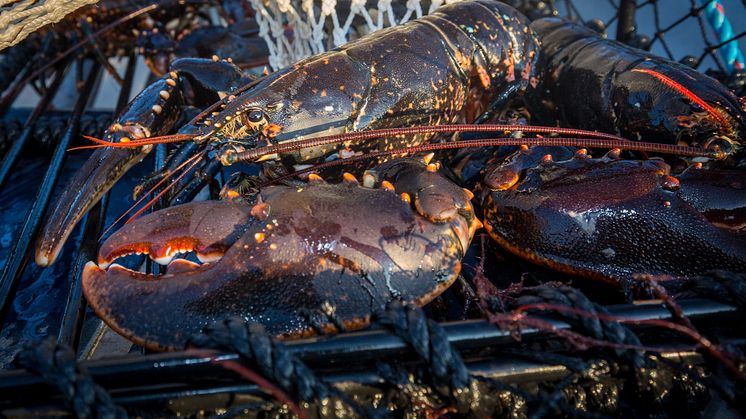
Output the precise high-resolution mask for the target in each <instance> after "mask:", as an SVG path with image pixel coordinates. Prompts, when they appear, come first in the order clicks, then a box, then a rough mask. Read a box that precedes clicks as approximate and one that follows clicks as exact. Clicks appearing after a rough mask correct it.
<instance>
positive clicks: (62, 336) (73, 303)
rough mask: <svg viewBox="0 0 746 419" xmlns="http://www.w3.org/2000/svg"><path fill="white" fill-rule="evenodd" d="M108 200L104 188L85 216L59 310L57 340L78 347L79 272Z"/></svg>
mask: <svg viewBox="0 0 746 419" xmlns="http://www.w3.org/2000/svg"><path fill="white" fill-rule="evenodd" d="M135 63H136V60H135V57H134V56H130V57H129V61H128V62H127V69H126V71H125V74H124V82H123V84H122V87H121V89H120V90H119V97H118V99H117V107H116V109H115V115H118V114H119V112H120V111H121V110H122V108H124V106H126V105H127V102H128V101H129V96H130V92H131V91H132V81H133V80H134V76H135V68H136V66H135ZM108 201H109V193H108V192H107V193H105V194H104V196H103V197H102V198H101V200H100V201H99V202H98V203H97V204H96V205H95V206H94V207H93V208H92V209H91V211H90V212H89V213H88V215H87V216H86V219H85V221H84V223H83V242H82V243H81V246H80V249H79V251H78V254H77V256H76V258H75V264H74V265H73V270H72V272H71V273H70V288H69V291H68V293H67V300H66V301H65V309H64V311H63V314H62V322H61V323H60V329H59V332H58V334H57V339H58V341H59V342H62V343H64V344H66V345H69V346H71V347H72V348H73V349H75V350H77V347H78V344H79V342H80V324H81V322H82V320H83V311H84V309H85V302H84V301H83V283H82V279H81V277H80V276H81V274H82V273H83V266H84V265H85V264H86V263H87V262H88V261H89V260H95V256H96V249H97V247H98V238H99V236H100V235H101V230H103V227H104V223H105V221H106V208H107V205H108Z"/></svg>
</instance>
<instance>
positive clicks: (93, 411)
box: [15, 337, 127, 419]
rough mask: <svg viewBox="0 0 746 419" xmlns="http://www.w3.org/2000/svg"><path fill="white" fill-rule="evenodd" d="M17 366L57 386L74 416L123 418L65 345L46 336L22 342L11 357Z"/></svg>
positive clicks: (120, 410)
mask: <svg viewBox="0 0 746 419" xmlns="http://www.w3.org/2000/svg"><path fill="white" fill-rule="evenodd" d="M15 363H16V365H17V366H19V367H21V368H25V369H26V370H28V371H29V372H31V373H34V374H37V375H39V376H41V377H42V378H44V380H45V381H46V382H47V383H48V384H49V385H51V386H53V387H55V388H56V389H57V390H59V392H60V394H61V395H62V398H63V400H64V402H65V406H66V407H67V408H68V409H70V411H71V412H72V413H74V414H75V416H76V417H78V418H81V419H83V418H102V419H104V418H105V419H114V418H126V417H127V412H126V411H125V410H124V409H123V408H121V407H119V406H117V405H115V404H114V402H113V401H112V399H111V396H109V394H108V393H107V392H106V390H104V389H103V388H102V387H101V386H99V385H97V384H96V383H95V382H94V381H93V379H92V378H91V375H90V374H89V373H88V371H87V370H86V369H85V368H83V367H82V366H80V365H78V364H77V362H76V360H75V354H74V353H73V351H72V350H71V349H70V348H69V347H68V346H66V345H62V344H59V343H57V342H56V340H55V339H54V338H51V337H49V338H47V339H44V340H42V341H41V342H34V343H29V344H27V345H25V346H24V348H23V349H22V350H21V352H19V353H18V355H17V356H16V359H15Z"/></svg>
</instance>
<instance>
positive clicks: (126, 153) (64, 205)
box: [35, 146, 152, 266]
mask: <svg viewBox="0 0 746 419" xmlns="http://www.w3.org/2000/svg"><path fill="white" fill-rule="evenodd" d="M151 148H152V146H143V147H139V148H99V149H97V150H95V151H94V152H93V154H92V155H91V157H90V158H89V159H88V160H87V161H86V162H85V164H84V165H83V166H82V167H81V168H80V170H78V172H76V173H75V175H74V176H73V178H72V180H71V181H70V184H69V186H68V187H67V188H66V189H65V190H64V191H63V192H62V195H60V197H59V198H57V201H56V203H55V205H53V206H52V208H57V210H56V211H53V212H52V213H51V214H50V215H49V219H48V220H47V221H46V223H45V224H44V227H43V230H42V231H41V233H40V236H39V240H37V242H36V253H35V260H36V264H37V265H39V266H49V265H51V264H52V263H53V262H54V261H55V259H57V255H58V254H59V252H60V250H61V249H62V245H63V244H65V241H67V238H68V237H69V236H70V234H71V233H72V231H73V229H74V228H75V226H76V225H77V224H78V222H79V221H80V220H81V219H82V218H83V216H84V215H85V214H86V213H87V212H88V211H89V210H90V209H91V208H92V207H93V206H94V205H95V204H96V203H97V202H98V201H99V200H100V199H101V197H103V195H104V194H105V193H106V192H107V191H108V190H109V189H110V188H111V186H112V185H114V184H115V183H116V182H117V180H119V178H120V177H121V176H122V175H124V173H126V172H127V171H128V170H129V169H130V168H131V167H132V166H134V165H135V164H137V163H139V162H140V161H141V160H142V159H143V158H144V157H145V156H146V155H147V154H148V153H149V152H150V149H151Z"/></svg>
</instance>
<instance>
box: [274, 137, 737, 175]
mask: <svg viewBox="0 0 746 419" xmlns="http://www.w3.org/2000/svg"><path fill="white" fill-rule="evenodd" d="M625 141H626V143H624V144H619V142H618V141H616V140H605V139H598V138H560V137H549V138H488V139H483V140H464V141H451V142H448V143H433V144H423V145H419V146H415V147H407V148H400V149H396V150H385V151H374V152H370V153H366V154H362V155H359V156H351V157H347V158H344V159H339V160H333V161H330V162H324V163H319V164H317V165H314V166H311V167H309V168H306V169H302V170H298V171H295V172H293V173H289V174H286V175H283V176H280V177H277V178H275V179H272V180H270V181H268V182H267V184H271V183H275V182H278V181H282V180H286V179H290V178H293V177H295V176H299V175H302V174H306V173H311V172H315V171H317V170H321V169H326V168H329V167H334V166H339V165H343V164H349V163H356V162H358V161H363V160H368V159H373V158H377V157H384V156H390V155H393V154H413V153H420V152H425V151H435V150H447V149H454V148H480V147H501V146H521V145H542V146H549V147H588V148H620V146H621V147H622V148H625V149H627V150H634V151H645V152H651V153H664V154H673V155H678V156H688V157H707V158H714V159H721V158H722V157H723V153H722V152H711V151H706V150H704V149H702V148H698V147H688V146H680V145H674V144H658V143H645V142H636V141H629V140H625Z"/></svg>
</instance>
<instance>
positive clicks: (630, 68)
mask: <svg viewBox="0 0 746 419" xmlns="http://www.w3.org/2000/svg"><path fill="white" fill-rule="evenodd" d="M531 28H532V29H533V30H534V31H536V33H537V34H538V36H539V39H540V40H541V43H542V51H541V58H540V66H541V68H542V75H541V80H542V85H541V88H540V90H539V92H540V97H537V98H535V99H536V100H535V101H536V102H537V103H539V102H540V103H541V105H540V106H538V107H539V108H543V109H544V110H546V111H549V113H550V114H551V115H552V116H554V117H556V118H557V119H559V120H560V121H561V122H562V123H563V124H566V125H568V126H572V127H576V128H584V129H593V130H599V131H604V132H610V133H616V134H621V135H623V136H625V137H627V138H630V139H638V140H644V141H652V142H661V143H671V144H673V143H676V142H677V140H684V141H686V142H687V143H691V144H702V143H703V141H705V140H707V139H708V138H709V137H711V136H713V135H725V136H727V137H729V138H730V139H731V140H735V141H739V140H742V137H743V135H744V133H745V132H746V130H745V126H744V124H745V123H746V114H745V113H744V112H743V110H742V109H741V107H740V105H739V102H738V99H737V98H736V97H735V95H734V94H733V93H732V92H730V91H729V90H728V89H727V88H726V87H725V86H723V85H722V84H720V82H718V81H717V80H715V79H713V78H710V77H708V76H706V75H704V74H702V73H700V72H698V71H696V70H694V69H692V68H689V67H687V66H685V65H682V64H679V63H676V62H674V61H670V60H666V59H663V58H661V57H658V56H655V55H653V54H650V53H648V52H645V51H642V50H638V49H635V48H631V47H629V46H626V45H624V44H621V43H619V42H617V41H613V40H609V39H604V38H602V37H601V36H600V35H599V34H598V33H596V32H593V31H591V30H590V29H587V28H584V27H582V26H579V25H576V24H574V23H571V22H567V21H564V20H562V19H558V18H546V19H539V20H536V21H534V22H532V23H531ZM639 70H653V71H655V72H658V73H660V74H663V75H664V76H666V77H668V78H670V79H672V80H674V81H676V82H678V83H679V84H681V85H683V86H684V87H685V88H686V89H688V90H690V91H691V92H692V93H694V94H695V95H697V96H699V97H700V98H702V99H703V100H704V101H705V102H707V103H708V104H709V105H711V106H713V107H714V108H715V109H716V110H717V112H719V113H720V114H721V115H722V117H723V119H725V120H726V121H727V124H726V125H723V124H722V122H721V121H717V120H716V118H713V117H710V116H708V117H706V118H705V117H704V115H705V112H704V110H703V109H702V108H701V107H700V106H699V105H697V104H695V103H694V102H693V101H692V100H691V99H688V98H687V97H685V95H683V94H682V93H681V92H679V91H677V90H675V89H674V88H672V87H670V86H668V85H666V84H665V83H663V82H662V81H661V80H660V79H658V78H656V77H654V76H653V75H651V74H649V73H644V72H640V71H639Z"/></svg>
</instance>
